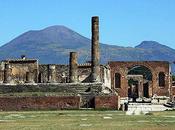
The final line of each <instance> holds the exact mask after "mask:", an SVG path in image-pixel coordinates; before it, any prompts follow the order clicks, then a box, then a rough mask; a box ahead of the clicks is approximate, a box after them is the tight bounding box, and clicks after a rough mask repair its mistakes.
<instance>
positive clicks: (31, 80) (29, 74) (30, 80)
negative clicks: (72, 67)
mask: <svg viewBox="0 0 175 130" xmlns="http://www.w3.org/2000/svg"><path fill="white" fill-rule="evenodd" d="M33 82H34V81H33V79H32V74H31V73H30V72H26V83H33Z"/></svg>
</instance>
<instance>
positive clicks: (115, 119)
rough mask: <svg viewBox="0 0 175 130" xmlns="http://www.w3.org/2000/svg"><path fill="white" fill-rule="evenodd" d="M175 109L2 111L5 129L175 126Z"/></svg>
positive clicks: (0, 125) (152, 129)
mask: <svg viewBox="0 0 175 130" xmlns="http://www.w3.org/2000/svg"><path fill="white" fill-rule="evenodd" d="M173 115H175V111H165V112H156V113H154V114H153V115H139V116H127V115H125V113H124V112H120V111H90V110H89V111H85V110H81V111H80V110H69V111H68V110H67V111H65V110H64V111H25V112H0V129H2V130H17V129H18V130H20V129H21V130H23V129H25V130H140V129H141V130H174V129H175V116H173Z"/></svg>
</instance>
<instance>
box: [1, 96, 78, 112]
mask: <svg viewBox="0 0 175 130" xmlns="http://www.w3.org/2000/svg"><path fill="white" fill-rule="evenodd" d="M79 106H80V97H79V96H62V97H56V96H55V97H0V110H3V111H11V110H13V111H14V110H17V111H18V110H49V109H79Z"/></svg>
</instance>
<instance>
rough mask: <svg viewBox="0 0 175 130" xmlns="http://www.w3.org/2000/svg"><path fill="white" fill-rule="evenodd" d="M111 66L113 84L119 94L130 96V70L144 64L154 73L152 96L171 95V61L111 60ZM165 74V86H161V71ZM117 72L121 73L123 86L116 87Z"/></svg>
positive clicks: (150, 89)
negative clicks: (128, 78)
mask: <svg viewBox="0 0 175 130" xmlns="http://www.w3.org/2000/svg"><path fill="white" fill-rule="evenodd" d="M109 66H110V68H111V86H112V88H113V89H115V90H116V91H117V92H118V94H119V96H121V97H127V96H128V80H127V75H128V71H129V70H130V69H131V68H133V67H135V66H144V67H146V68H148V69H149V70H150V71H151V73H152V85H150V86H149V94H150V97H152V96H153V95H157V96H169V95H170V91H169V90H170V87H171V79H170V78H171V75H170V69H169V68H170V67H169V62H166V61H139V62H127V61H126V62H122V61H111V62H109ZM160 72H163V73H164V74H165V86H164V87H160V86H159V81H158V80H159V77H158V76H159V73H160ZM115 73H119V74H121V88H115V85H114V82H115V77H114V75H115Z"/></svg>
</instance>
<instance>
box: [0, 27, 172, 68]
mask: <svg viewBox="0 0 175 130" xmlns="http://www.w3.org/2000/svg"><path fill="white" fill-rule="evenodd" d="M90 46H91V41H90V39H88V38H86V37H84V36H82V35H80V34H78V33H77V32H75V31H73V30H71V29H69V28H67V27H65V26H58V25H57V26H51V27H48V28H45V29H43V30H38V31H36V30H33V31H28V32H26V33H23V34H22V35H20V36H18V37H17V38H15V39H13V40H12V41H10V42H8V43H7V44H5V45H3V46H1V47H0V60H3V59H7V58H19V57H20V55H22V54H25V55H26V56H27V57H29V58H37V59H39V62H40V63H58V64H68V61H69V52H70V51H77V52H78V54H79V63H83V62H86V61H89V60H90ZM100 47H101V63H107V62H108V61H111V60H116V61H119V60H121V61H144V60H149V61H151V60H165V61H170V62H173V61H174V60H175V50H174V49H172V48H170V47H168V46H165V45H162V44H160V43H158V42H156V41H143V42H142V43H141V44H139V45H138V46H136V47H121V46H115V45H108V44H102V43H101V44H100ZM174 68H175V67H173V70H175V69H174Z"/></svg>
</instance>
